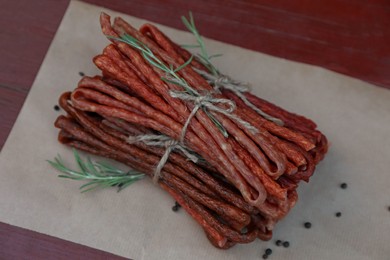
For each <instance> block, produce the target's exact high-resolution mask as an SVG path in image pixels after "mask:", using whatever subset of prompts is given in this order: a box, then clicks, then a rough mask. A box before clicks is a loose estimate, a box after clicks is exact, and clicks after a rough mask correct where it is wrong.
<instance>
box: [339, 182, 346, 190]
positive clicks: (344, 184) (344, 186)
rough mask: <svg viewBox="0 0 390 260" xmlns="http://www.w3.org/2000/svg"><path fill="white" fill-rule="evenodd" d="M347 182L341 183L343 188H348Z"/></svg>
mask: <svg viewBox="0 0 390 260" xmlns="http://www.w3.org/2000/svg"><path fill="white" fill-rule="evenodd" d="M347 186H348V185H347V184H346V183H345V182H344V183H341V185H340V187H341V188H342V189H346V188H347Z"/></svg>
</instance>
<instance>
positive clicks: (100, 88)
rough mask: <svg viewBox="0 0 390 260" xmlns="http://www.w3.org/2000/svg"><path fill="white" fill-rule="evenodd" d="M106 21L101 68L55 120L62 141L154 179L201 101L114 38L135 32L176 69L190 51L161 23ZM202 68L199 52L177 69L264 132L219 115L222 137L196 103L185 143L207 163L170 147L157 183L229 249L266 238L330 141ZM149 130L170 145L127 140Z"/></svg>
mask: <svg viewBox="0 0 390 260" xmlns="http://www.w3.org/2000/svg"><path fill="white" fill-rule="evenodd" d="M100 22H101V27H102V31H103V33H104V34H105V35H106V36H107V37H108V38H109V39H111V41H112V43H111V44H110V45H108V46H107V47H106V48H105V49H104V50H103V53H102V54H100V55H98V56H96V57H95V58H94V59H93V61H94V63H95V65H96V66H97V67H98V68H99V69H100V70H101V71H102V75H98V76H94V77H83V78H82V79H81V80H80V82H79V84H78V86H77V88H76V89H75V90H74V91H73V92H67V93H64V94H63V95H62V96H61V97H60V106H61V107H62V108H63V109H64V110H65V111H66V112H67V115H66V116H63V115H61V116H59V117H58V118H57V120H56V122H55V126H56V127H58V128H59V129H60V132H59V141H60V142H61V143H63V144H66V145H69V146H71V147H75V148H76V149H79V150H83V151H86V152H88V153H91V154H95V155H100V156H104V157H108V158H112V159H114V160H117V161H120V162H122V163H124V164H126V165H128V166H130V167H131V168H133V169H136V170H138V171H141V172H144V173H145V174H147V175H149V176H150V177H151V178H153V176H154V174H155V168H156V165H158V164H159V162H160V160H161V158H162V157H163V156H164V155H166V149H167V148H168V146H169V145H171V146H169V147H172V144H175V145H177V141H178V140H179V139H180V136H181V133H182V129H183V127H184V124H185V123H186V121H187V119H188V117H189V116H190V113H191V111H193V109H194V106H195V104H194V102H192V101H188V100H181V99H177V98H175V97H173V96H172V95H170V91H172V90H175V91H180V90H181V89H180V87H179V86H178V85H176V84H173V83H172V82H168V81H166V80H162V77H164V76H165V74H164V72H163V71H161V70H160V69H159V68H157V67H155V66H152V65H151V64H150V63H149V62H148V61H147V60H146V59H145V57H144V56H143V55H141V53H140V52H139V50H137V49H136V48H132V47H131V46H130V45H128V44H126V43H124V42H122V41H118V40H115V39H118V38H120V37H121V35H123V34H126V35H130V36H132V37H134V38H135V39H137V40H138V41H139V42H142V43H143V44H144V45H145V46H147V47H148V48H149V49H150V50H151V51H152V52H153V53H154V55H156V56H157V57H159V58H160V59H161V60H162V61H163V62H164V63H166V64H168V65H169V66H172V67H174V68H177V67H179V66H181V65H182V64H184V63H185V61H187V60H188V59H189V57H190V56H191V54H190V53H189V52H187V51H186V50H184V49H182V48H181V47H179V46H178V45H177V44H175V43H173V42H172V41H171V40H170V39H169V38H168V37H166V36H165V35H164V34H163V33H162V32H161V31H159V30H158V29H157V28H156V27H155V26H153V25H150V24H145V25H143V26H142V27H141V28H140V30H137V29H135V28H133V27H132V26H131V25H129V24H128V23H126V22H125V21H124V20H123V19H121V18H116V19H115V21H114V23H113V24H111V22H110V17H109V16H108V15H106V14H102V15H101V17H100ZM199 71H206V68H205V67H204V66H203V65H202V64H201V63H200V62H199V60H196V59H193V60H192V61H191V64H190V65H189V66H185V67H184V68H182V69H181V70H180V71H178V73H179V74H180V76H181V77H182V78H183V79H184V80H186V82H188V84H189V85H191V87H192V88H194V89H196V90H197V91H199V92H202V93H205V92H207V93H213V96H215V97H216V98H220V99H229V100H232V101H234V103H235V105H236V108H235V109H234V111H231V113H232V114H234V115H235V116H237V117H240V118H241V119H243V120H245V121H246V122H248V123H249V124H250V125H252V126H253V127H255V128H256V129H257V130H258V131H257V132H253V131H250V130H249V129H248V128H246V127H244V126H242V125H241V124H240V123H238V122H237V121H235V120H233V119H231V118H229V117H228V116H226V115H224V114H221V113H217V112H212V113H213V116H214V118H215V119H216V120H218V122H220V124H222V125H223V127H224V129H226V131H227V133H228V136H224V135H223V134H222V133H221V131H220V130H219V129H218V128H217V126H216V124H215V122H213V120H212V119H211V118H210V117H209V116H208V115H207V111H205V110H203V109H199V110H197V111H196V113H195V115H194V117H193V118H192V119H191V120H190V121H189V124H188V128H187V130H186V132H185V134H184V138H183V143H182V145H183V146H185V147H186V148H188V149H189V150H190V151H191V152H192V153H194V154H196V155H197V157H199V158H200V160H198V162H197V163H194V162H192V161H190V160H188V158H187V157H186V155H185V154H184V153H183V152H181V151H180V149H176V150H172V152H171V153H169V155H168V158H167V161H166V162H165V164H164V165H163V167H162V169H161V172H160V173H159V176H158V178H157V180H156V181H157V182H156V184H157V185H159V186H160V187H161V188H163V189H164V190H166V191H167V192H169V194H170V195H171V196H172V197H173V198H174V199H175V200H176V201H177V202H178V203H179V204H180V205H181V206H182V207H183V208H184V209H185V210H186V211H187V212H188V214H190V215H191V216H192V217H193V218H194V220H195V221H197V222H198V223H199V224H200V225H201V226H202V228H203V229H204V231H205V233H206V235H207V238H208V239H209V240H210V242H211V243H212V244H213V245H214V246H216V247H218V248H223V249H226V248H229V247H231V246H233V245H235V244H237V243H249V242H251V241H253V240H255V239H256V238H260V239H262V240H268V239H270V238H271V236H272V229H273V227H274V225H275V224H276V223H277V222H278V221H279V220H280V219H281V218H283V217H284V216H285V215H286V214H287V213H288V212H289V210H290V209H291V208H292V207H293V206H294V204H295V202H296V201H297V192H296V188H297V186H298V183H299V182H300V181H301V180H304V181H308V180H309V177H310V176H311V175H312V174H313V172H314V169H315V166H316V164H317V163H318V162H319V161H320V160H322V158H323V157H324V154H325V153H326V151H327V140H326V138H325V136H324V135H323V134H321V132H319V131H318V130H316V124H315V123H313V122H312V121H311V120H309V119H307V118H305V117H302V116H299V115H296V114H293V113H290V112H288V111H286V110H284V109H282V108H280V107H277V106H276V105H273V104H271V103H269V102H267V101H265V100H263V99H261V98H259V97H257V96H254V95H252V94H251V93H249V92H245V93H244V94H243V95H245V97H246V99H247V100H248V101H249V102H251V104H253V105H254V106H256V107H257V108H258V109H260V110H261V111H264V112H265V113H266V114H268V115H270V116H271V117H275V118H278V119H280V120H281V121H282V122H283V125H282V126H281V125H279V124H276V123H275V122H272V121H270V120H267V119H266V118H264V117H263V116H261V115H259V113H257V112H256V111H254V110H253V109H252V108H251V107H249V106H248V105H247V104H246V103H245V102H243V100H242V99H241V98H240V97H238V96H237V95H236V94H235V93H234V92H232V91H230V90H227V89H223V88H221V89H220V90H219V91H218V92H216V91H213V87H212V86H211V85H210V84H209V83H208V81H206V80H205V78H204V77H202V75H201V74H202V73H199ZM221 106H223V104H221ZM209 113H211V112H209ZM142 135H161V136H165V137H168V138H169V140H168V141H170V142H167V146H166V147H162V146H153V145H150V144H146V143H144V142H142V141H140V142H129V141H128V140H129V137H134V136H142ZM154 177H156V176H154Z"/></svg>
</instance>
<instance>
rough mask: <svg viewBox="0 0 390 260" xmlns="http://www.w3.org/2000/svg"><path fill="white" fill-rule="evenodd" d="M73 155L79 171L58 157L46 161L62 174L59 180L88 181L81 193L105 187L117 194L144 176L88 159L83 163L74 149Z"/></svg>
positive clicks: (82, 187) (133, 171)
mask: <svg viewBox="0 0 390 260" xmlns="http://www.w3.org/2000/svg"><path fill="white" fill-rule="evenodd" d="M73 154H74V158H75V160H76V162H77V164H78V166H79V168H80V171H75V170H71V169H69V168H68V167H66V166H65V165H64V162H63V160H62V158H61V156H60V155H58V156H57V157H55V158H54V161H50V160H48V161H47V162H48V163H49V164H50V165H51V166H53V167H54V168H56V169H57V170H59V171H60V172H62V173H64V174H60V175H58V177H60V178H66V179H72V180H85V181H88V182H87V183H86V184H84V185H82V186H81V187H80V190H81V192H82V193H84V192H87V191H90V190H93V189H96V188H105V187H118V192H119V191H121V190H123V189H124V188H126V187H128V186H129V185H131V184H132V183H134V182H136V181H138V180H140V179H142V178H143V177H144V176H145V174H143V173H141V172H138V171H135V170H130V171H128V172H124V171H122V170H120V169H118V168H115V167H114V166H112V165H110V164H108V163H105V162H92V160H91V158H89V157H88V158H87V159H86V160H85V161H84V160H82V159H81V157H80V155H79V154H78V152H77V150H76V149H73Z"/></svg>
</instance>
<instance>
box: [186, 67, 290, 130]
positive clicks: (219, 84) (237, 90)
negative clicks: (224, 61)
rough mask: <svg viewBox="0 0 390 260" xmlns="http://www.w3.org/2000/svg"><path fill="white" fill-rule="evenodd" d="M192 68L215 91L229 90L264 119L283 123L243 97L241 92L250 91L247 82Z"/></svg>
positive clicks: (279, 123)
mask: <svg viewBox="0 0 390 260" xmlns="http://www.w3.org/2000/svg"><path fill="white" fill-rule="evenodd" d="M193 69H194V70H195V71H196V72H197V73H198V74H199V75H201V76H202V77H203V78H204V79H206V80H207V82H208V83H209V84H211V85H213V86H214V89H215V90H216V91H220V88H224V89H227V90H230V91H232V92H233V93H234V94H235V95H236V96H238V97H239V98H240V99H241V100H242V101H243V102H244V103H245V105H247V106H248V107H250V108H251V109H253V110H254V111H256V113H258V114H259V115H261V116H262V117H264V118H265V119H267V120H269V121H271V122H274V123H275V124H277V125H280V126H283V125H284V123H283V121H282V120H280V119H279V118H276V117H273V116H271V115H268V114H267V113H265V112H264V111H262V110H261V109H259V108H258V107H256V106H255V105H253V104H252V103H251V102H250V101H249V100H248V99H247V98H246V97H245V95H244V94H243V93H245V92H248V91H250V87H249V84H248V83H243V82H241V81H237V80H233V79H232V78H230V77H229V76H226V75H223V74H220V75H218V76H214V75H212V74H210V73H207V72H205V71H203V70H199V69H197V68H194V67H193Z"/></svg>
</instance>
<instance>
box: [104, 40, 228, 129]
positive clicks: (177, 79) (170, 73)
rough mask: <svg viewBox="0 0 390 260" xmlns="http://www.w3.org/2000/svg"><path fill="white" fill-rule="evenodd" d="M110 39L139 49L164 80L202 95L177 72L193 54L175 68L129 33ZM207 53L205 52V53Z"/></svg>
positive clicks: (218, 124)
mask: <svg viewBox="0 0 390 260" xmlns="http://www.w3.org/2000/svg"><path fill="white" fill-rule="evenodd" d="M108 38H110V39H114V40H116V41H120V42H124V43H126V44H128V45H130V46H132V47H133V48H135V49H137V50H139V51H140V52H141V54H142V56H143V57H144V58H145V60H147V61H148V62H149V63H150V64H151V65H152V66H154V67H156V68H158V69H160V70H162V71H163V72H165V75H166V77H162V78H161V79H162V80H163V81H165V82H168V83H172V84H175V85H178V86H181V87H182V88H183V89H184V91H185V93H187V94H189V95H191V96H193V97H201V96H202V95H201V94H200V93H199V92H198V91H197V90H196V89H194V88H192V87H191V86H190V85H189V84H188V83H187V81H186V80H185V79H184V78H182V77H181V76H180V75H179V74H178V73H177V72H178V71H180V70H182V69H183V68H185V67H186V66H188V65H189V64H190V63H191V62H192V59H193V56H191V57H190V58H189V59H188V60H187V61H186V62H185V63H183V64H182V65H180V66H179V67H177V68H174V67H173V65H172V64H169V65H166V64H165V63H164V62H162V61H161V60H160V59H159V58H158V57H157V56H156V55H154V53H153V52H152V50H150V49H149V47H148V46H146V45H145V44H144V43H142V42H140V41H139V40H138V39H136V38H134V37H133V36H131V35H128V34H123V35H121V36H120V38H117V37H112V36H108ZM206 55H207V53H206ZM201 108H202V110H203V111H204V112H205V113H206V115H207V116H208V117H209V118H210V119H211V121H212V122H213V123H214V124H215V125H216V127H217V128H218V129H219V130H220V131H221V133H222V134H223V135H224V136H225V137H228V136H229V135H228V132H227V131H226V129H225V128H224V127H223V125H222V124H221V123H220V122H219V121H218V120H217V119H216V118H215V117H214V115H212V114H211V113H209V112H208V111H207V109H206V108H205V107H203V106H202V107H201Z"/></svg>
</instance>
